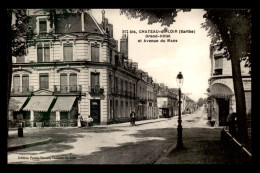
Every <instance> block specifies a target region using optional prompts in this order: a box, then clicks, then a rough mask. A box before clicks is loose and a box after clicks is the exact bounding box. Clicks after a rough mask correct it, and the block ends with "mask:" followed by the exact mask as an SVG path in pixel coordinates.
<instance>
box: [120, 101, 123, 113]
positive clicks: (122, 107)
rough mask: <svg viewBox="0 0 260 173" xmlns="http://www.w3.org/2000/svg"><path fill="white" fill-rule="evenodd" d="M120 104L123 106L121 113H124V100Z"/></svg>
mask: <svg viewBox="0 0 260 173" xmlns="http://www.w3.org/2000/svg"><path fill="white" fill-rule="evenodd" d="M120 106H121V115H123V112H124V102H123V101H121V104H120Z"/></svg>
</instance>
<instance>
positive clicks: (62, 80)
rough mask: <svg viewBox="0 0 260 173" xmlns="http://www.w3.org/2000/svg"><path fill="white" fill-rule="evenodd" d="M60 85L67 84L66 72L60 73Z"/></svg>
mask: <svg viewBox="0 0 260 173" xmlns="http://www.w3.org/2000/svg"><path fill="white" fill-rule="evenodd" d="M60 85H61V86H66V85H68V78H67V73H61V74H60Z"/></svg>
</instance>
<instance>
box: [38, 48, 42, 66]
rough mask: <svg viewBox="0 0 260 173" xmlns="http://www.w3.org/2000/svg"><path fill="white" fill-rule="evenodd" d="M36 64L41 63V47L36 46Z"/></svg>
mask: <svg viewBox="0 0 260 173" xmlns="http://www.w3.org/2000/svg"><path fill="white" fill-rule="evenodd" d="M37 62H43V55H42V47H41V46H37Z"/></svg>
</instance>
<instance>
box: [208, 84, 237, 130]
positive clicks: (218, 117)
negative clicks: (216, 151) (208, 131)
mask: <svg viewBox="0 0 260 173" xmlns="http://www.w3.org/2000/svg"><path fill="white" fill-rule="evenodd" d="M233 99H234V93H233V92H232V90H231V89H230V88H229V87H228V86H227V85H225V84H222V83H214V84H213V85H211V87H210V88H209V97H208V99H207V112H208V119H209V120H210V121H215V124H216V126H226V125H227V124H226V119H227V116H228V115H229V114H230V113H231V112H233V111H234V110H233V107H232V106H233V104H232V100H233Z"/></svg>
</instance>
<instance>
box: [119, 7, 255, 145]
mask: <svg viewBox="0 0 260 173" xmlns="http://www.w3.org/2000/svg"><path fill="white" fill-rule="evenodd" d="M179 11H183V12H189V11H191V9H166V10H164V9H163V10H162V9H121V10H120V14H121V15H122V14H125V15H126V16H128V17H129V18H140V20H141V21H142V20H145V19H147V20H148V24H153V23H158V22H159V23H161V26H164V25H166V26H170V25H171V24H172V23H173V22H175V20H174V18H175V17H176V16H177V13H178V12H179ZM205 11H206V13H205V14H204V16H203V17H204V18H205V19H206V22H205V23H203V24H202V27H203V28H205V29H206V30H207V31H208V36H210V37H211V42H212V43H217V42H218V41H219V40H222V41H221V46H223V48H224V50H225V54H224V55H225V57H226V58H227V59H229V60H231V64H232V75H233V84H234V92H235V98H236V108H237V113H238V119H237V120H238V140H239V141H240V142H242V143H246V142H247V141H248V132H247V120H246V103H245V93H244V87H243V81H242V78H241V68H240V61H242V60H243V61H246V65H245V66H246V67H251V26H252V23H251V10H250V9H230V10H227V9H205Z"/></svg>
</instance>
